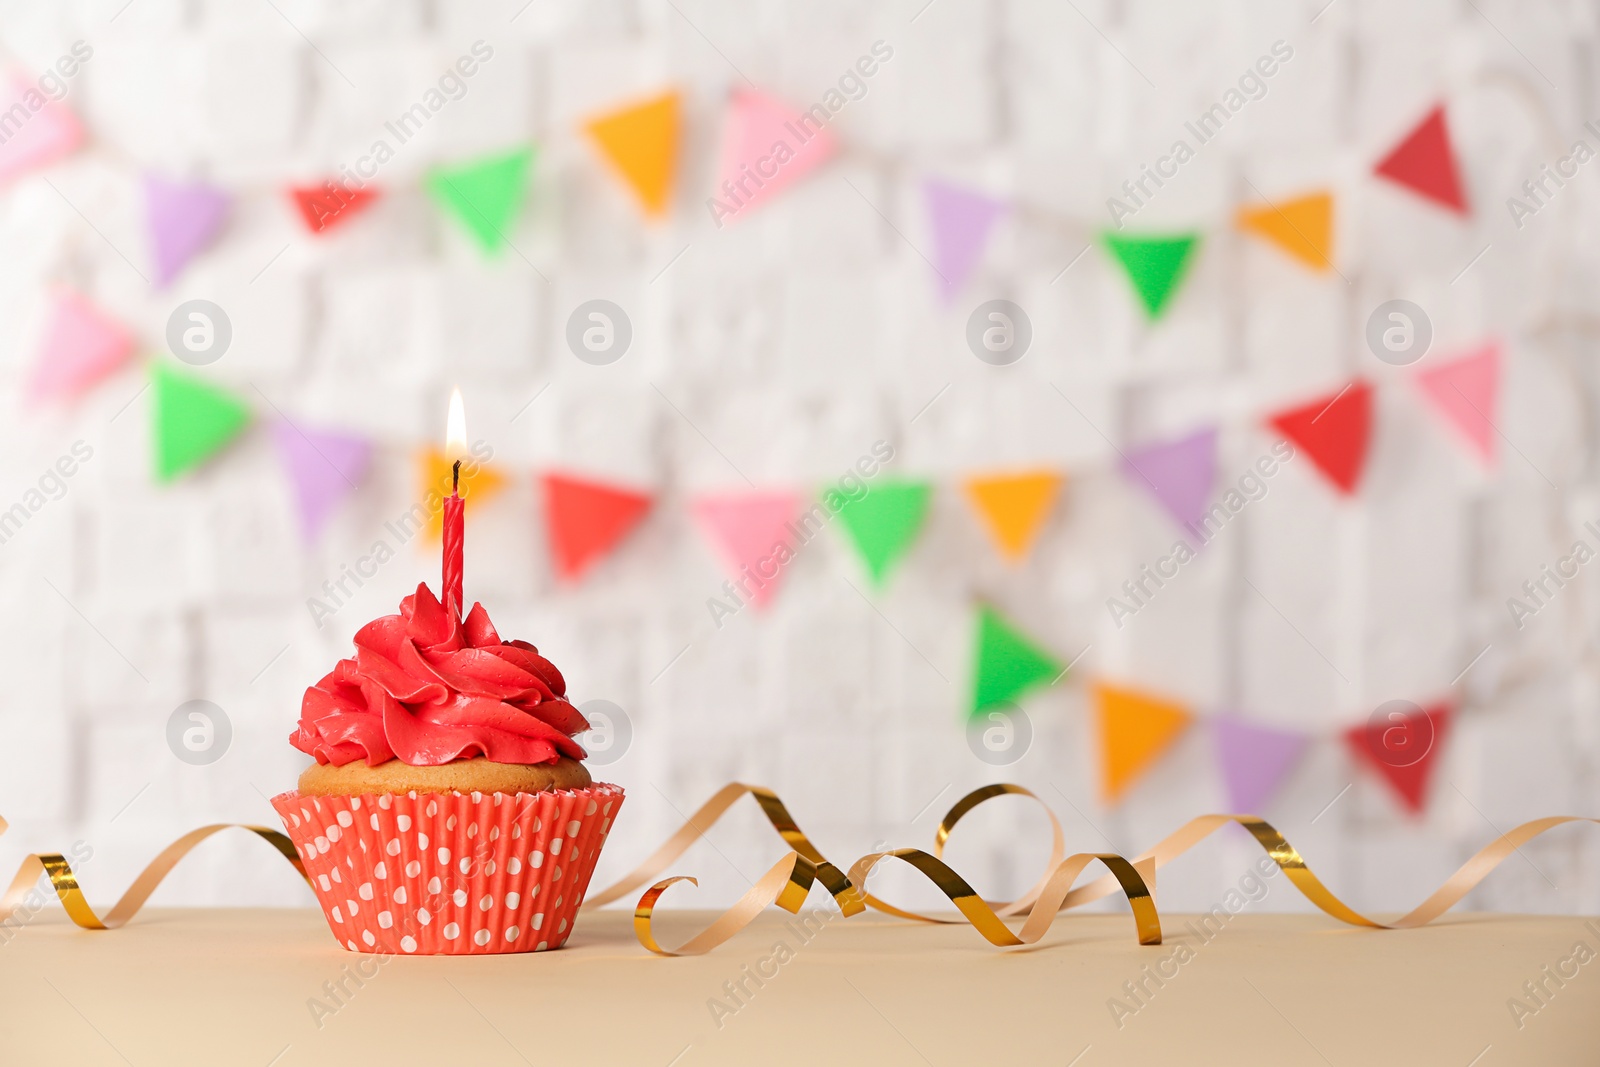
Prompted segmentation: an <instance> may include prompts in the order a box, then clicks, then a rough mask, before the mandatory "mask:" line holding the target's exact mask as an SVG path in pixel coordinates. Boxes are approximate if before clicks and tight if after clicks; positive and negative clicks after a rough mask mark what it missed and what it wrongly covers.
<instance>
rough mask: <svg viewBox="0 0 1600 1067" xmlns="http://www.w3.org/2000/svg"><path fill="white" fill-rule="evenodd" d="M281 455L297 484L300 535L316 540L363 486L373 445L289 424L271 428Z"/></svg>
mask: <svg viewBox="0 0 1600 1067" xmlns="http://www.w3.org/2000/svg"><path fill="white" fill-rule="evenodd" d="M272 436H273V439H274V440H275V441H276V442H277V445H278V455H279V456H281V457H282V459H283V465H284V468H285V469H286V470H288V472H289V479H290V481H292V482H293V483H294V496H295V503H296V504H298V505H299V509H300V532H301V533H302V534H304V536H305V540H306V542H307V543H310V542H311V541H314V540H315V539H316V537H317V534H318V533H320V532H321V530H322V526H323V524H324V523H325V522H327V521H328V516H329V515H331V514H332V513H333V509H334V507H335V505H337V504H338V503H339V501H341V500H343V499H344V498H345V496H346V495H347V494H349V493H350V492H352V491H353V490H354V489H355V487H356V486H357V485H359V484H361V477H362V475H364V474H366V472H367V462H368V460H370V459H371V458H372V445H371V444H370V443H369V442H367V441H366V440H364V439H362V438H360V437H352V436H350V435H349V434H342V433H332V432H328V431H324V430H307V429H304V428H303V427H300V426H296V425H294V424H293V423H290V422H288V421H283V422H279V423H277V424H276V425H274V426H273V428H272Z"/></svg>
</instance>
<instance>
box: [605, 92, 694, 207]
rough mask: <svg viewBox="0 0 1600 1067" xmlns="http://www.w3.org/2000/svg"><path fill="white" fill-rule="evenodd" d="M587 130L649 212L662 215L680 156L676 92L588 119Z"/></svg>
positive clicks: (607, 159) (668, 198) (670, 193)
mask: <svg viewBox="0 0 1600 1067" xmlns="http://www.w3.org/2000/svg"><path fill="white" fill-rule="evenodd" d="M587 129H588V131H589V136H590V137H592V138H594V143H595V147H596V148H598V149H599V150H600V154H601V155H602V156H604V157H605V159H606V161H607V162H609V163H610V164H611V166H612V167H613V168H615V169H616V172H617V174H618V175H619V176H620V177H621V178H622V180H623V181H625V182H627V183H628V187H629V188H631V189H632V190H633V191H634V193H636V194H637V195H638V197H639V202H640V203H641V204H643V205H644V210H645V213H646V214H648V215H657V216H659V215H664V214H666V211H667V205H668V203H669V202H670V201H671V199H672V173H673V170H674V168H675V167H676V165H677V161H678V94H677V93H676V92H667V93H663V94H661V95H660V96H657V97H653V98H651V99H649V100H645V101H643V102H641V103H638V104H630V105H629V106H627V107H625V108H622V109H620V110H618V111H613V112H610V113H609V114H605V115H601V116H599V117H598V118H595V119H591V120H590V121H589V124H588V126H587Z"/></svg>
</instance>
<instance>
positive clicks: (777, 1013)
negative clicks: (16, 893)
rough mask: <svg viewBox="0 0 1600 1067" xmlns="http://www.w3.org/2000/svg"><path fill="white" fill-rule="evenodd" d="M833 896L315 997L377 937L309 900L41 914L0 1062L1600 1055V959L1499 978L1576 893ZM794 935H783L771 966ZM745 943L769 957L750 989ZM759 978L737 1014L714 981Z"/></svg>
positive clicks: (29, 937) (13, 961)
mask: <svg viewBox="0 0 1600 1067" xmlns="http://www.w3.org/2000/svg"><path fill="white" fill-rule="evenodd" d="M816 915H817V916H819V918H818V919H817V920H815V921H814V923H815V925H816V926H817V927H818V929H817V930H816V932H815V933H813V934H811V935H810V938H811V939H810V941H809V942H803V941H802V940H801V939H800V937H799V936H798V934H797V933H796V932H795V931H794V929H793V927H791V926H789V925H787V924H789V923H790V922H792V918H791V917H790V916H789V915H788V914H787V913H783V912H778V911H770V912H769V913H768V914H767V915H766V916H764V917H763V918H762V919H761V920H759V921H758V924H757V925H756V926H754V927H752V928H751V929H749V930H746V931H745V932H743V933H742V934H740V935H739V936H738V937H737V938H735V939H734V940H733V941H731V942H729V943H728V944H727V945H724V946H723V947H722V948H721V949H718V950H717V951H716V952H713V953H712V954H710V955H708V956H702V957H698V958H692V959H662V958H658V957H654V956H650V955H648V954H646V953H645V952H644V950H643V949H641V948H640V947H639V945H638V944H637V942H635V941H634V938H633V932H632V924H631V916H630V914H629V913H627V912H616V911H608V912H602V913H593V914H588V915H586V916H584V917H583V918H582V919H581V920H580V922H579V923H578V926H577V930H576V933H575V935H574V937H573V939H572V941H571V943H570V945H569V946H568V947H567V948H565V949H563V950H562V951H559V952H544V953H538V954H525V955H513V956H494V957H479V958H465V959H464V958H445V957H432V958H415V957H408V958H396V959H393V960H391V961H389V962H387V963H385V964H383V965H382V966H381V967H379V968H378V969H377V973H376V976H375V977H374V978H372V979H371V980H369V981H367V982H366V984H365V985H364V986H361V987H359V988H357V987H356V986H355V984H354V983H353V982H351V981H349V980H348V979H347V980H346V983H345V984H346V987H347V988H348V989H349V990H351V991H352V992H351V995H350V996H349V997H348V998H347V999H346V1002H345V1003H344V1004H343V1005H342V1006H340V1007H339V1008H338V1010H337V1011H335V1012H333V1013H331V1014H328V1013H324V1014H323V1016H322V1017H321V1018H320V1020H319V1019H317V1018H315V1017H314V1015H313V1012H312V1009H311V1007H310V1006H309V1005H308V1001H309V1000H310V998H312V997H317V996H325V994H324V990H323V983H325V982H329V981H333V980H338V979H339V978H340V977H341V975H342V974H344V973H346V972H344V970H343V969H344V968H345V967H346V966H347V965H350V964H353V963H355V962H356V961H357V960H358V959H363V958H365V959H368V960H373V959H374V958H372V957H358V956H356V955H355V954H354V953H349V952H345V951H343V950H342V949H340V948H339V947H337V946H336V945H335V943H334V941H333V939H332V937H331V936H329V934H328V931H327V927H326V926H325V924H324V922H323V919H322V916H321V915H320V914H319V913H316V912H312V911H294V910H243V909H241V910H188V909H166V910H161V909H152V910H151V911H148V912H146V913H143V914H141V915H140V916H138V917H137V918H136V919H135V920H134V921H133V922H132V923H131V924H130V925H128V926H127V927H125V928H123V929H122V930H118V931H114V932H110V933H95V932H89V931H83V930H78V929H76V928H74V927H72V926H70V925H68V924H67V923H66V922H65V919H64V918H63V917H62V916H61V915H60V914H59V913H42V914H41V915H40V916H38V917H37V918H36V919H35V920H34V921H33V922H32V923H30V924H29V925H27V926H26V927H25V928H23V929H22V930H21V931H19V932H18V933H17V934H16V935H15V936H14V937H13V938H12V939H11V940H10V941H9V942H8V943H4V944H0V1064H4V1065H5V1067H11V1065H24V1064H26V1065H32V1064H64V1063H71V1064H81V1065H85V1067H93V1065H99V1064H108V1065H119V1064H133V1065H136V1067H146V1065H151V1067H155V1065H183V1064H205V1065H208V1067H212V1065H221V1064H247V1065H257V1067H267V1065H269V1064H271V1065H273V1067H296V1065H300V1064H352V1065H354V1064H366V1063H384V1064H389V1063H393V1064H411V1063H416V1064H464V1065H466V1064H470V1065H472V1067H498V1065H502V1064H504V1065H518V1064H538V1065H540V1067H542V1065H544V1064H547V1063H581V1064H593V1065H597V1067H605V1065H611V1064H644V1065H649V1067H668V1065H673V1067H695V1065H699V1064H712V1063H728V1064H758V1063H761V1062H776V1063H811V1064H831V1063H871V1064H924V1063H927V1064H938V1065H943V1064H997V1063H1019V1064H1057V1065H1066V1064H1074V1065H1076V1067H1100V1065H1102V1064H1142V1063H1148V1064H1196V1063H1218V1064H1222V1063H1226V1064H1230V1065H1249V1064H1312V1065H1327V1064H1334V1065H1338V1067H1343V1065H1346V1064H1349V1065H1351V1067H1356V1065H1367V1064H1390V1063H1393V1064H1405V1065H1408V1067H1409V1065H1416V1064H1444V1065H1448V1067H1468V1065H1469V1064H1471V1065H1473V1067H1500V1065H1504V1064H1540V1065H1558V1067H1559V1065H1565V1064H1585V1065H1597V1064H1600V1040H1597V1039H1600V959H1596V960H1594V961H1591V962H1588V963H1587V964H1585V965H1582V966H1581V967H1579V968H1578V973H1577V976H1576V977H1575V978H1571V979H1568V980H1565V985H1564V986H1561V987H1559V988H1558V987H1557V986H1556V984H1555V983H1554V982H1553V981H1551V980H1549V979H1546V980H1545V981H1546V986H1547V988H1548V989H1550V990H1551V995H1550V996H1549V997H1548V998H1547V1000H1546V1003H1545V1004H1544V1006H1542V1007H1541V1008H1540V1010H1539V1011H1538V1012H1537V1014H1532V1015H1528V1016H1526V1017H1524V1018H1523V1019H1522V1020H1521V1022H1522V1026H1521V1028H1520V1029H1519V1027H1518V1026H1517V1024H1516V1022H1515V1021H1514V1020H1513V1018H1512V1014H1511V1012H1510V1010H1509V1009H1508V1008H1507V1003H1506V1002H1507V1000H1508V998H1511V997H1513V996H1521V997H1523V998H1524V1000H1525V1001H1526V1002H1527V1003H1528V1004H1529V1005H1530V1007H1532V1006H1536V1005H1534V1003H1533V1002H1532V1001H1527V998H1526V994H1525V992H1524V990H1523V988H1522V987H1523V983H1524V982H1528V981H1538V980H1539V979H1540V978H1541V977H1542V976H1543V973H1542V972H1543V968H1544V967H1545V966H1546V965H1549V966H1551V967H1552V968H1555V967H1557V966H1558V964H1559V963H1560V961H1562V960H1563V959H1566V958H1568V957H1569V956H1570V955H1571V953H1572V951H1573V947H1574V945H1575V944H1576V943H1577V942H1579V941H1583V942H1585V943H1587V944H1588V946H1589V947H1590V948H1593V949H1595V950H1596V951H1600V934H1597V931H1600V922H1597V923H1595V924H1594V926H1593V927H1590V926H1588V925H1586V921H1585V920H1583V919H1579V918H1545V917H1541V918H1530V917H1521V916H1487V915H1471V914H1460V915H1447V916H1446V917H1445V918H1444V919H1443V920H1442V921H1441V922H1439V923H1438V924H1436V925H1434V926H1431V927H1428V928H1426V929H1422V930H1413V931H1405V932H1392V933H1390V932H1383V931H1370V930H1354V929H1350V928H1347V927H1343V926H1340V925H1338V924H1336V923H1334V922H1333V921H1331V920H1329V919H1325V918H1322V917H1320V916H1287V915H1285V916H1275V915H1241V916H1238V917H1236V918H1234V919H1233V920H1232V921H1231V922H1230V923H1229V924H1228V925H1227V926H1226V927H1225V928H1224V929H1222V930H1221V931H1220V933H1217V934H1216V935H1215V937H1214V939H1213V940H1211V941H1209V942H1201V941H1199V940H1198V939H1197V938H1196V937H1195V936H1194V935H1193V934H1192V933H1190V932H1189V931H1188V930H1187V929H1186V924H1187V923H1189V921H1190V920H1189V918H1188V917H1186V916H1166V917H1164V918H1165V923H1164V925H1165V927H1166V930H1167V934H1168V938H1167V942H1166V944H1164V945H1162V946H1160V947H1153V948H1141V947H1140V946H1139V945H1138V944H1137V943H1136V942H1135V941H1134V939H1133V934H1132V931H1133V927H1132V922H1131V920H1130V919H1129V917H1128V916H1127V915H1078V916H1071V917H1066V918H1064V919H1063V920H1062V921H1061V922H1059V923H1058V924H1057V926H1056V927H1055V929H1054V930H1052V931H1051V933H1050V934H1049V935H1048V936H1047V937H1046V939H1045V941H1044V943H1043V944H1042V945H1041V946H1038V947H1035V948H1032V949H1024V950H1010V951H1000V950H997V949H994V948H991V947H990V946H989V945H988V944H987V943H986V942H984V941H982V940H981V939H980V938H979V937H978V936H977V934H976V933H974V932H973V931H972V930H971V929H970V928H966V927H957V926H950V927H928V926H919V925H913V924H908V923H903V922H898V921H895V920H891V919H883V918H877V917H872V916H859V917H856V918H852V919H848V920H846V919H840V918H838V917H836V916H835V917H832V918H828V915H829V913H828V912H827V911H825V910H820V911H818V912H817V913H816ZM702 918H703V917H697V916H693V915H690V914H686V913H679V914H678V915H676V916H672V915H668V916H666V917H665V918H663V919H662V920H661V922H660V923H659V924H658V925H659V927H660V932H661V934H662V935H663V938H664V939H665V938H666V936H667V935H669V934H673V933H687V932H688V931H689V929H690V922H691V921H701V920H702ZM780 939H781V940H784V941H787V942H788V943H789V945H790V947H791V949H792V950H793V958H792V959H786V960H785V961H784V962H782V963H781V964H779V963H777V962H773V961H770V960H769V961H768V962H765V963H764V962H763V961H764V960H767V959H768V957H769V956H770V953H771V950H772V948H773V946H774V944H775V943H776V942H777V941H779V940H780ZM1180 944H1183V945H1187V946H1189V948H1190V950H1191V951H1192V953H1193V955H1192V958H1189V959H1188V960H1187V961H1186V962H1184V963H1182V964H1181V965H1177V964H1176V961H1175V960H1174V961H1173V962H1169V963H1167V964H1165V970H1166V971H1167V972H1168V973H1169V974H1171V973H1173V972H1174V971H1175V977H1171V978H1169V979H1167V980H1166V981H1165V984H1164V985H1162V986H1161V987H1160V988H1156V987H1155V985H1154V983H1153V982H1150V981H1149V980H1146V983H1145V985H1146V988H1147V989H1150V990H1153V992H1152V993H1151V994H1150V995H1149V996H1148V998H1145V999H1144V1003H1143V1005H1142V1006H1141V1007H1140V1008H1139V1010H1138V1011H1137V1012H1136V1013H1134V1014H1131V1015H1128V1014H1125V1015H1124V1017H1123V1018H1122V1020H1121V1024H1122V1025H1121V1026H1120V1028H1119V1026H1118V1025H1117V1022H1116V1021H1115V1020H1114V1019H1113V1015H1112V1012H1111V1010H1110V1009H1109V1008H1108V1006H1107V1002H1108V1001H1109V1000H1110V998H1112V997H1114V996H1121V997H1123V999H1124V1003H1125V1004H1128V1005H1130V1006H1132V1004H1133V1002H1132V1001H1131V1000H1128V999H1127V998H1126V995H1125V993H1124V992H1123V989H1122V985H1123V983H1124V982H1125V981H1131V980H1137V979H1139V978H1140V977H1141V971H1142V969H1143V967H1144V966H1145V965H1147V964H1149V965H1151V966H1152V969H1153V970H1156V969H1157V968H1156V967H1155V965H1156V964H1157V963H1158V962H1159V961H1161V960H1164V959H1167V958H1169V957H1171V956H1172V954H1173V953H1174V952H1176V951H1177V947H1178V945H1180ZM747 965H748V966H750V967H751V968H757V967H759V968H760V969H762V970H764V971H766V972H767V973H768V974H773V972H774V971H775V972H776V973H775V975H774V976H773V977H771V978H768V979H765V980H764V981H765V984H764V985H762V986H761V987H760V988H757V987H756V985H755V983H754V982H753V981H751V980H750V979H748V978H744V975H745V971H744V968H745V967H746V966H747ZM374 966H376V964H375V963H374V962H369V963H368V964H367V967H368V968H369V969H371V968H373V967H374ZM1573 966H1576V964H1569V965H1568V970H1569V972H1570V970H1571V968H1572V967H1573ZM742 978H743V979H744V982H745V986H746V988H747V989H748V990H750V995H749V996H748V998H744V997H741V1000H742V1001H743V1003H742V1005H739V1006H738V1010H737V1011H732V1010H731V1008H732V1007H733V1006H734V1002H733V1001H730V1000H729V999H728V998H727V993H726V991H725V989H724V986H723V983H724V982H730V981H738V980H740V979H742ZM714 997H720V998H722V1000H723V1003H724V1004H725V1005H728V1008H729V1010H725V1011H724V1012H723V1013H722V1016H721V1018H720V1019H714V1018H713V1013H712V1010H711V1008H710V1007H709V1005H708V1002H709V1001H710V1000H711V999H712V998H714ZM324 1003H325V1004H327V1005H329V1006H330V1007H331V1006H333V1002H332V1001H331V1000H325V1001H324ZM319 1022H320V1025H319ZM719 1022H720V1026H719V1025H718V1024H719ZM1475 1057H1476V1058H1475Z"/></svg>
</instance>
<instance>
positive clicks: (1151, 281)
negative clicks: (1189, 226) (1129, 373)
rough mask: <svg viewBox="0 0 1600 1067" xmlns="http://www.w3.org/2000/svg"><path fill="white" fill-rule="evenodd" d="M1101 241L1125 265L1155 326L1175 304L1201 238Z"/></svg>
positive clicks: (1114, 238) (1110, 235)
mask: <svg viewBox="0 0 1600 1067" xmlns="http://www.w3.org/2000/svg"><path fill="white" fill-rule="evenodd" d="M1101 240H1102V241H1104V242H1105V246H1106V248H1107V249H1108V250H1109V251H1110V252H1111V254H1112V255H1113V256H1115V257H1116V259H1117V262H1118V263H1121V264H1122V269H1123V270H1124V271H1126V272H1127V274H1128V280H1129V281H1131V282H1132V283H1133V288H1134V291H1135V292H1136V293H1138V294H1139V302H1140V303H1141V304H1143V305H1144V310H1145V314H1146V315H1147V316H1149V318H1150V321H1151V322H1154V321H1156V320H1157V319H1159V318H1161V316H1162V314H1163V313H1164V312H1165V311H1166V309H1167V305H1168V304H1169V303H1171V301H1172V294H1173V293H1175V292H1177V291H1178V285H1179V284H1180V283H1181V282H1182V281H1183V276H1184V273H1185V271H1186V269H1187V268H1188V265H1189V257H1190V255H1191V254H1192V253H1193V252H1194V249H1195V246H1196V245H1197V244H1199V243H1200V235H1199V234H1196V233H1188V234H1175V235H1173V236H1169V237H1121V236H1118V235H1117V234H1114V233H1110V232H1107V233H1103V234H1101Z"/></svg>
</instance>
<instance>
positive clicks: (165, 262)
mask: <svg viewBox="0 0 1600 1067" xmlns="http://www.w3.org/2000/svg"><path fill="white" fill-rule="evenodd" d="M144 197H145V210H146V216H147V221H148V222H149V225H150V242H151V246H152V249H153V251H154V253H155V264H156V280H155V284H156V285H166V284H167V283H168V282H170V281H171V280H172V279H173V278H175V277H177V276H178V272H179V271H181V270H183V268H184V265H185V264H187V263H188V262H189V260H191V259H193V258H194V257H195V256H196V255H198V254H199V253H200V252H201V251H202V250H204V249H205V247H206V246H207V245H209V244H210V243H211V241H212V239H213V238H215V237H216V235H217V231H218V230H220V229H222V224H223V222H224V221H225V220H226V219H227V217H228V206H229V204H230V202H231V201H230V199H229V197H228V194H227V193H225V192H223V191H222V190H221V189H217V188H214V187H212V186H210V185H206V184H204V183H201V182H170V181H167V180H166V179H165V178H160V177H157V176H156V175H153V174H150V175H146V176H145V182H144Z"/></svg>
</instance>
